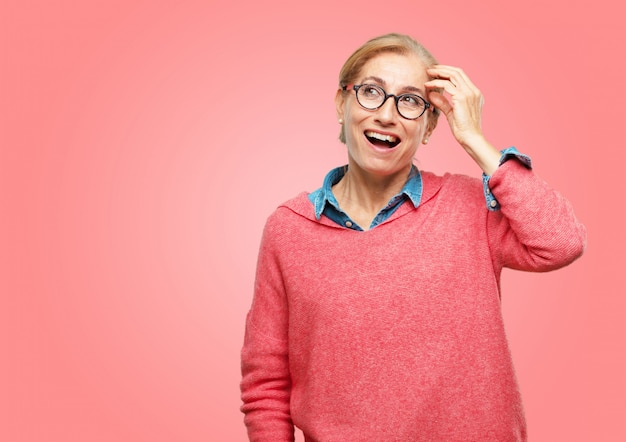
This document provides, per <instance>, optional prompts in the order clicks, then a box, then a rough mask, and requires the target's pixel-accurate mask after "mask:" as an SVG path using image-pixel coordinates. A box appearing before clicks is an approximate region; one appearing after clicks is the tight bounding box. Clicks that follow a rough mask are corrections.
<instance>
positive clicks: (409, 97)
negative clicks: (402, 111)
mask: <svg viewBox="0 0 626 442" xmlns="http://www.w3.org/2000/svg"><path fill="white" fill-rule="evenodd" d="M398 102H399V104H402V105H403V106H406V107H409V108H412V109H417V108H423V107H424V99H423V98H422V97H420V96H418V95H413V94H404V95H400V98H399V100H398Z"/></svg>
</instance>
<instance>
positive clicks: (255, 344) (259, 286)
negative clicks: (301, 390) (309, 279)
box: [241, 217, 294, 442]
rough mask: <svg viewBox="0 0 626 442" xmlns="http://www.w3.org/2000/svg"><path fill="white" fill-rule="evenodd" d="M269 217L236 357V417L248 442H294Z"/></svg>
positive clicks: (282, 298)
mask: <svg viewBox="0 0 626 442" xmlns="http://www.w3.org/2000/svg"><path fill="white" fill-rule="evenodd" d="M279 236H280V233H279V229H277V228H275V227H274V223H272V217H270V220H268V223H267V225H266V226H265V230H264V233H263V238H262V240H261V248H260V252H259V258H258V263H257V273H256V281H255V288H254V298H253V301H252V307H251V309H250V311H249V313H248V316H247V320H246V333H245V339H244V345H243V349H242V352H241V371H242V381H241V393H242V395H241V397H242V400H243V405H242V406H241V411H242V412H243V413H244V414H245V417H244V422H245V424H246V427H247V430H248V437H249V439H250V441H253V442H263V441H271V442H287V441H293V440H294V427H293V424H292V421H291V416H290V411H289V410H290V408H289V401H290V390H291V378H290V375H289V358H288V341H287V327H288V308H287V300H286V294H285V290H284V286H283V282H282V276H281V271H280V264H279V260H278V253H277V249H278V247H277V245H276V243H277V241H278V238H279Z"/></svg>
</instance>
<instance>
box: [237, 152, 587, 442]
mask: <svg viewBox="0 0 626 442" xmlns="http://www.w3.org/2000/svg"><path fill="white" fill-rule="evenodd" d="M423 183H424V193H423V196H422V202H421V204H420V206H419V207H418V208H414V207H413V206H412V205H411V204H409V203H405V204H403V205H402V206H401V207H400V208H399V209H398V210H397V211H396V212H395V213H394V214H393V215H392V216H391V217H390V219H389V220H387V221H386V222H384V223H383V224H381V225H379V226H377V227H375V228H374V229H371V230H369V231H366V232H358V231H353V230H350V229H345V228H342V227H341V226H338V225H336V224H335V223H334V222H332V221H331V220H329V219H328V218H326V217H324V216H322V218H321V219H320V220H316V219H315V216H314V211H313V205H312V204H311V202H310V201H309V199H308V198H307V194H306V193H303V194H301V195H299V196H298V197H296V198H294V199H293V200H291V201H288V202H286V203H285V204H283V205H281V206H280V207H279V208H278V209H277V210H276V211H275V212H274V214H272V215H271V216H270V218H269V219H268V221H267V225H266V227H265V231H264V234H263V239H262V242H261V249H260V255H259V261H258V269H257V276H256V283H255V293H254V300H253V303H252V308H251V310H250V312H249V314H248V318H247V327H246V336H245V343H244V347H243V351H242V372H243V380H242V383H241V388H242V398H243V402H244V404H243V406H242V411H243V412H244V413H245V423H246V425H247V428H248V434H249V437H250V440H251V441H271V442H281V441H292V440H293V437H294V428H293V425H294V424H295V425H296V426H297V427H298V428H300V429H302V431H303V432H304V434H305V436H306V440H307V441H323V442H331V441H340V442H346V441H350V442H354V441H405V442H406V441H498V442H505V441H524V440H526V439H527V436H526V425H525V420H524V413H523V409H522V403H521V400H520V394H519V390H518V387H517V383H516V379H515V374H514V371H513V366H512V362H511V356H510V352H509V348H508V345H507V341H506V338H505V333H504V327H503V323H502V316H501V310H500V273H501V270H502V268H503V267H511V268H515V269H522V270H530V271H548V270H553V269H556V268H558V267H562V266H564V265H567V264H569V263H570V262H572V261H573V260H574V259H576V258H577V257H578V256H580V254H581V253H582V251H583V248H584V244H585V229H584V227H583V226H582V225H581V224H580V223H579V222H578V221H577V220H576V218H575V217H574V215H573V212H572V209H571V207H570V205H569V203H568V202H567V201H566V200H564V199H563V198H562V197H561V196H560V195H559V194H557V193H556V192H554V191H553V190H551V189H550V188H549V187H548V186H547V185H546V184H545V183H544V182H543V181H541V180H540V179H539V178H537V177H536V176H535V174H534V173H533V172H532V171H531V170H528V169H526V168H525V167H523V166H521V165H520V164H519V163H518V162H517V161H508V162H506V163H505V164H503V165H502V166H501V167H500V168H499V169H498V170H497V171H496V173H494V175H493V176H492V177H491V181H490V187H491V189H492V192H493V194H494V195H495V196H496V197H497V199H498V201H499V202H500V204H501V206H502V208H501V210H500V211H498V212H489V211H488V210H487V209H486V207H485V200H484V196H483V193H482V184H481V182H480V181H479V180H477V179H472V178H468V177H465V176H459V175H445V176H443V177H439V176H435V175H433V174H430V173H424V172H423Z"/></svg>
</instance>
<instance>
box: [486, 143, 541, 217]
mask: <svg viewBox="0 0 626 442" xmlns="http://www.w3.org/2000/svg"><path fill="white" fill-rule="evenodd" d="M500 153H501V154H502V155H501V156H500V163H499V164H500V165H502V164H504V163H506V162H507V161H508V160H510V159H511V158H515V159H516V160H518V161H519V162H520V163H522V164H523V165H524V166H526V167H528V168H529V169H532V162H531V160H530V157H529V156H528V155H524V154H522V153H519V152H518V150H517V149H516V148H515V147H509V148H508V149H504V150H501V151H500ZM489 178H491V177H490V176H488V175H485V174H484V173H483V192H484V193H485V201H486V203H487V209H488V210H490V211H492V212H495V211H496V210H500V203H499V202H498V200H497V199H496V197H495V196H493V193H491V189H490V188H489Z"/></svg>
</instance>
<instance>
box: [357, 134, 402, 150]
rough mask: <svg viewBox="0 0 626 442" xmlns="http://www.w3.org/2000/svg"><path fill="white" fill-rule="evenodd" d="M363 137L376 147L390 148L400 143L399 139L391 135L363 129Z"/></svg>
mask: <svg viewBox="0 0 626 442" xmlns="http://www.w3.org/2000/svg"><path fill="white" fill-rule="evenodd" d="M365 137H366V138H367V139H368V141H369V142H370V143H372V144H373V145H374V146H378V147H386V148H388V149H392V148H394V147H396V146H397V145H398V144H400V140H399V139H398V138H396V137H394V136H393V135H383V134H379V133H378V132H374V131H371V130H368V131H365Z"/></svg>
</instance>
